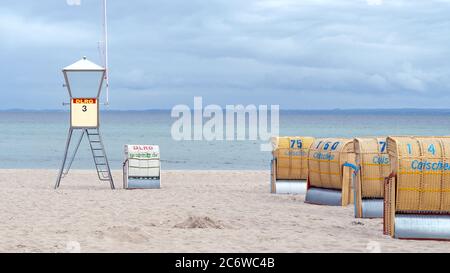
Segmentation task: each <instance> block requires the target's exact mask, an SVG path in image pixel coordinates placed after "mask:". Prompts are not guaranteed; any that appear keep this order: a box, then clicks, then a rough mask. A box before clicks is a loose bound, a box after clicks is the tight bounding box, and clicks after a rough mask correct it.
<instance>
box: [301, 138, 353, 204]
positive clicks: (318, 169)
mask: <svg viewBox="0 0 450 273" xmlns="http://www.w3.org/2000/svg"><path fill="white" fill-rule="evenodd" d="M354 163H355V153H354V145H353V139H345V138H325V139H316V141H315V142H314V143H313V145H312V146H311V148H310V151H309V158H308V189H307V192H306V200H305V202H306V203H311V204H318V205H329V206H347V205H349V204H351V203H353V188H352V174H353V171H352V169H351V168H348V167H347V166H354Z"/></svg>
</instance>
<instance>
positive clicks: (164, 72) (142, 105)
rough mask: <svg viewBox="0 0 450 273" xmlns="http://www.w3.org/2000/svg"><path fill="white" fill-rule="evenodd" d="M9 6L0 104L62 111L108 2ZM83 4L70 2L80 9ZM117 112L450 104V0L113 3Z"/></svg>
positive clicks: (2, 22)
mask: <svg viewBox="0 0 450 273" xmlns="http://www.w3.org/2000/svg"><path fill="white" fill-rule="evenodd" d="M67 1H68V0H39V1H35V0H21V1H16V0H2V4H1V6H0V60H1V63H0V100H1V105H0V109H10V108H26V109H63V107H62V106H61V102H63V101H67V93H66V91H65V89H64V88H62V82H63V78H62V74H61V68H62V67H64V66H66V65H69V64H71V63H73V62H74V61H76V60H78V59H80V58H81V57H82V56H83V55H86V56H88V58H90V59H92V60H93V61H95V62H100V57H99V52H98V48H97V47H98V41H99V40H100V39H101V0H81V5H80V6H69V5H68V4H67V3H66V2H67ZM71 1H72V2H73V1H75V2H76V0H69V2H71ZM109 2H110V3H109V17H110V20H109V24H110V71H111V103H112V105H111V108H112V109H170V108H171V107H173V106H174V105H176V104H189V105H191V104H193V97H194V96H203V98H204V103H205V104H219V105H225V104H279V105H280V106H281V108H282V109H334V108H403V107H407V108H411V107H414V108H450V16H449V14H450V0H445V1H444V0H439V1H438V0H426V1H424V0H384V1H383V0H190V1H186V0H134V1H117V0H116V1H109Z"/></svg>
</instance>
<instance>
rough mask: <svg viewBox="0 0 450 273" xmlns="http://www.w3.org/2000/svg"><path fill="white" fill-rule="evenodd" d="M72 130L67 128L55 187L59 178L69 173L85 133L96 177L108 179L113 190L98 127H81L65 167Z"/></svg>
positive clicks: (103, 179) (112, 182) (59, 180)
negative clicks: (66, 137)
mask: <svg viewBox="0 0 450 273" xmlns="http://www.w3.org/2000/svg"><path fill="white" fill-rule="evenodd" d="M73 130H74V129H72V128H71V129H70V130H69V136H68V139H67V144H66V152H65V155H64V159H63V165H62V167H61V170H60V173H59V175H58V179H57V181H56V185H55V189H56V188H58V187H59V185H60V182H61V179H62V178H64V177H65V176H66V175H67V174H68V173H69V171H70V168H71V167H72V163H73V161H74V159H75V156H76V154H77V152H78V149H79V147H80V144H81V141H82V140H83V137H84V135H87V137H88V141H89V145H90V148H91V152H92V157H93V158H94V163H95V168H96V170H97V175H98V178H99V179H100V181H109V183H110V186H111V189H113V190H114V189H115V187H114V181H113V177H112V174H111V169H110V167H109V163H108V158H107V157H106V151H105V146H104V145H103V141H102V137H101V135H100V131H99V130H98V128H93V129H82V130H83V132H82V134H81V136H80V139H79V141H78V143H77V145H76V147H75V150H74V152H73V155H72V157H71V159H70V161H69V163H68V165H67V167H66V161H67V156H68V152H69V146H70V141H71V139H72V134H73Z"/></svg>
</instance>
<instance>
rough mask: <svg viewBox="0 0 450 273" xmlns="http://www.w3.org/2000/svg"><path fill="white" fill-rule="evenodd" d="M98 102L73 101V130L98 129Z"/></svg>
mask: <svg viewBox="0 0 450 273" xmlns="http://www.w3.org/2000/svg"><path fill="white" fill-rule="evenodd" d="M98 110H99V107H98V100H97V99H91V98H78V99H72V101H71V103H70V117H71V124H72V127H73V128H97V127H98Z"/></svg>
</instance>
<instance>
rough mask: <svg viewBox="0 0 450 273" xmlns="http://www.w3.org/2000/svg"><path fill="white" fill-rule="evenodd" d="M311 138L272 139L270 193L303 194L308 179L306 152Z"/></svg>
mask: <svg viewBox="0 0 450 273" xmlns="http://www.w3.org/2000/svg"><path fill="white" fill-rule="evenodd" d="M313 142H314V138H312V137H274V138H272V146H273V152H272V155H273V159H272V161H271V183H270V188H271V192H272V193H277V194H305V192H306V179H307V177H308V152H309V147H310V146H311V144H312V143H313Z"/></svg>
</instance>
